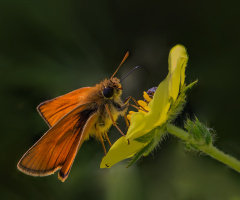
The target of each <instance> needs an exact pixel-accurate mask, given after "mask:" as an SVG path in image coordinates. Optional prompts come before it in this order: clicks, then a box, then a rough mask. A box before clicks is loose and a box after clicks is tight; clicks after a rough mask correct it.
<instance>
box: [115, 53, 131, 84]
mask: <svg viewBox="0 0 240 200" xmlns="http://www.w3.org/2000/svg"><path fill="white" fill-rule="evenodd" d="M128 56H129V51H127V53H126V54H125V56H124V58H123V59H122V62H121V63H120V65H119V66H118V68H117V70H116V71H115V72H114V73H113V75H112V76H111V79H112V77H114V75H115V74H116V73H117V71H118V70H119V68H120V67H121V66H122V64H123V63H124V61H125V60H126V59H127V57H128Z"/></svg>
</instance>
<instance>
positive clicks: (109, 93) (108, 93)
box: [103, 87, 113, 98]
mask: <svg viewBox="0 0 240 200" xmlns="http://www.w3.org/2000/svg"><path fill="white" fill-rule="evenodd" d="M103 95H104V96H105V97H106V98H110V97H112V96H113V88H110V87H106V88H104V90H103Z"/></svg>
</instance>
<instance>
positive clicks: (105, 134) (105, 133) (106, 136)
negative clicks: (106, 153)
mask: <svg viewBox="0 0 240 200" xmlns="http://www.w3.org/2000/svg"><path fill="white" fill-rule="evenodd" d="M104 136H105V138H106V139H107V142H108V144H109V145H110V147H111V146H112V143H111V142H110V140H109V137H108V134H107V132H104Z"/></svg>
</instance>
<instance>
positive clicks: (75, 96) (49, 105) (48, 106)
mask: <svg viewBox="0 0 240 200" xmlns="http://www.w3.org/2000/svg"><path fill="white" fill-rule="evenodd" d="M91 89H92V87H84V88H80V89H77V90H74V91H72V92H70V93H68V94H65V95H62V96H59V97H57V98H55V99H52V100H49V101H45V102H43V103H41V104H40V105H39V106H38V107H37V110H38V112H39V113H40V115H41V116H42V117H43V119H44V120H45V121H46V122H47V124H48V125H49V127H52V126H54V125H55V124H56V123H57V122H58V121H59V120H60V119H61V118H62V117H63V116H65V115H66V114H68V113H69V112H71V111H72V110H73V109H74V108H76V107H77V106H79V105H82V104H86V103H88V96H89V94H90V93H91Z"/></svg>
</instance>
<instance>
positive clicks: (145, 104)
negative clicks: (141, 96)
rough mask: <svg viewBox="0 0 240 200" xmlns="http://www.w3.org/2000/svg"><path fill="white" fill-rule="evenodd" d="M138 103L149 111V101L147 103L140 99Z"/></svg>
mask: <svg viewBox="0 0 240 200" xmlns="http://www.w3.org/2000/svg"><path fill="white" fill-rule="evenodd" d="M138 104H139V105H140V106H141V107H142V108H144V109H145V110H147V111H149V107H148V105H147V103H146V102H145V101H143V100H139V101H138Z"/></svg>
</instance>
